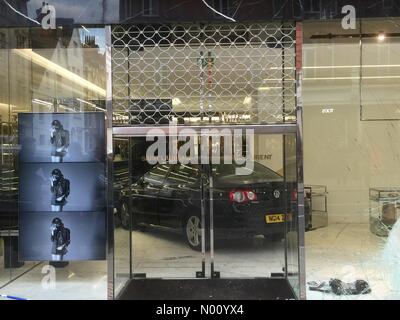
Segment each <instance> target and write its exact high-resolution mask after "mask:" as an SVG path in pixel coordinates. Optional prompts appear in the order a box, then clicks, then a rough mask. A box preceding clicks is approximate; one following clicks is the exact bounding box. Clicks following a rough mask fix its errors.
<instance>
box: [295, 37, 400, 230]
mask: <svg viewBox="0 0 400 320" xmlns="http://www.w3.org/2000/svg"><path fill="white" fill-rule="evenodd" d="M358 50H359V48H358V46H357V45H352V44H341V45H335V46H334V47H333V46H328V45H326V44H318V45H314V44H313V45H307V46H306V50H305V58H304V62H305V65H306V66H307V65H308V66H317V65H319V66H321V65H322V66H326V65H334V66H335V65H336V66H340V65H342V66H343V65H347V66H354V68H347V69H346V68H343V69H340V68H338V69H326V70H321V69H318V70H317V71H316V70H315V69H305V78H306V80H305V81H304V84H303V105H304V174H305V183H306V184H321V185H327V187H328V192H329V196H328V214H329V219H330V222H331V223H335V222H352V223H358V222H368V214H369V213H368V211H369V194H368V191H369V188H370V187H400V121H360V99H359V92H360V91H359V80H357V79H346V80H343V79H342V80H340V79H332V80H307V78H314V79H315V78H318V77H319V78H326V77H331V78H335V77H336V78H338V77H341V78H343V77H354V75H355V74H357V73H359V54H357V51H358ZM358 52H359V51H358ZM393 59H395V58H394V57H393V58H392V60H393ZM396 59H400V57H397V58H396ZM357 60H358V61H357ZM385 63H386V62H385ZM390 63H394V61H391V62H390ZM397 63H398V62H397ZM395 72H400V69H399V68H398V69H397V71H395ZM377 81H378V82H382V81H387V85H382V83H380V87H379V89H378V86H372V87H369V89H368V90H370V92H369V95H368V97H371V96H374V95H375V94H374V93H378V91H375V92H374V91H373V90H379V94H376V95H375V96H381V97H384V96H385V95H387V96H390V95H391V94H390V93H389V92H391V91H393V82H394V81H398V80H391V79H387V80H377ZM389 83H392V85H389ZM397 88H398V89H397V90H399V88H400V86H398V87H397ZM385 90H386V92H385ZM368 104H369V106H371V105H373V101H372V102H371V101H369V102H368ZM374 107H375V108H377V110H378V111H379V110H380V109H382V110H384V106H383V105H382V101H380V100H378V99H377V100H376V101H375V105H374ZM324 108H331V109H333V110H334V112H333V113H328V114H324V113H322V109H324Z"/></svg>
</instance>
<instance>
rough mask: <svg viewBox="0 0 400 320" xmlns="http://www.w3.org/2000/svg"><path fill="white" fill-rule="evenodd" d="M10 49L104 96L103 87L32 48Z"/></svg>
mask: <svg viewBox="0 0 400 320" xmlns="http://www.w3.org/2000/svg"><path fill="white" fill-rule="evenodd" d="M11 51H12V53H15V54H17V55H18V56H20V57H22V58H24V59H26V60H28V61H32V62H33V63H34V64H36V65H38V66H41V67H43V68H45V69H46V70H49V71H51V72H54V73H56V74H58V75H60V76H61V77H63V78H65V79H68V80H70V81H71V82H73V83H75V84H77V85H78V86H81V87H83V88H87V89H89V90H90V91H93V92H95V93H97V94H98V95H100V96H102V97H105V96H106V90H104V89H103V88H100V87H99V86H97V85H95V84H94V83H92V82H90V81H88V80H86V79H84V78H82V77H80V76H78V75H77V74H75V73H73V72H71V71H69V70H67V69H65V68H64V67H61V66H60V65H58V64H56V63H54V62H53V61H50V60H49V59H47V58H45V57H43V56H41V55H40V54H38V53H36V52H34V51H33V50H32V49H11Z"/></svg>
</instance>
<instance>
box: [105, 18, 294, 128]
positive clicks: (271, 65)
mask: <svg viewBox="0 0 400 320" xmlns="http://www.w3.org/2000/svg"><path fill="white" fill-rule="evenodd" d="M112 36H113V49H112V71H113V97H114V121H115V122H116V123H120V124H125V125H126V124H136V125H155V124H169V123H178V124H186V125H192V124H196V125H199V124H262V123H282V122H295V121H296V118H295V94H296V93H295V25H294V24H293V25H281V24H251V25H244V24H220V25H216V24H212V25H200V24H196V25H193V24H191V25H184V24H180V25H145V26H139V25H131V26H129V25H127V26H124V25H121V26H115V27H113V29H112Z"/></svg>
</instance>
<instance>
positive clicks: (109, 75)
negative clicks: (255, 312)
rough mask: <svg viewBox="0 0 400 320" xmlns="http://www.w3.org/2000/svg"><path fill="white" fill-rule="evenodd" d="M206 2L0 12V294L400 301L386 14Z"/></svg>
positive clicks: (12, 7)
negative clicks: (64, 182)
mask: <svg viewBox="0 0 400 320" xmlns="http://www.w3.org/2000/svg"><path fill="white" fill-rule="evenodd" d="M209 2H210V3H209V4H210V5H211V2H212V6H211V7H212V8H213V9H215V10H212V9H210V7H208V6H207V5H205V4H204V3H201V2H197V1H184V2H182V3H179V2H177V1H171V2H170V3H168V1H156V0H153V1H119V2H117V1H90V2H88V3H84V4H82V3H80V2H78V1H53V3H49V4H44V5H43V4H42V3H41V2H40V1H4V2H3V3H2V4H0V6H1V12H2V16H1V17H0V23H1V29H0V47H1V53H0V55H1V57H0V58H1V61H0V63H1V67H0V68H1V73H2V76H1V77H0V81H1V88H2V89H0V95H1V97H2V101H1V102H0V106H1V132H2V133H1V139H2V141H1V172H2V173H1V181H2V185H1V192H2V195H1V201H2V206H1V207H2V209H1V210H2V212H1V218H2V219H1V221H2V225H1V229H0V230H1V231H0V232H1V239H2V246H1V247H2V249H1V253H2V258H3V261H4V263H3V265H2V267H1V268H0V288H1V290H2V291H4V292H5V293H6V294H10V295H15V296H21V297H26V298H32V299H54V298H55V299H87V298H89V299H114V298H126V299H129V298H133V299H140V298H142V299H143V298H146V297H148V298H154V297H156V298H157V297H158V298H159V299H165V298H168V297H163V296H157V295H156V294H155V293H158V291H159V290H160V289H159V288H162V287H163V286H165V285H166V284H167V286H168V285H171V286H179V287H184V286H185V285H187V288H188V289H182V291H181V292H180V295H182V296H183V297H186V298H188V299H195V298H204V297H205V296H203V295H202V294H205V295H207V294H208V293H209V292H208V293H207V290H211V289H210V288H212V290H213V294H214V295H215V298H218V297H219V298H221V297H223V298H228V299H235V298H238V297H239V298H243V299H246V298H247V299H248V298H254V299H257V298H262V299H274V298H276V297H278V296H279V297H281V298H287V299H291V298H295V299H306V298H310V299H335V298H337V296H335V294H334V293H332V292H330V293H323V292H320V291H312V290H310V286H309V285H307V282H311V281H317V282H320V281H324V280H329V279H331V278H337V279H340V280H341V281H343V282H350V283H351V282H354V281H355V280H364V281H366V282H368V286H369V287H370V288H371V292H362V293H363V294H360V295H356V296H355V297H356V298H366V299H374V298H375V299H398V298H399V297H400V293H399V290H400V287H398V281H396V279H397V277H396V276H397V274H396V266H398V263H399V260H398V254H396V252H397V251H396V248H397V247H396V246H397V245H398V239H399V238H398V235H397V233H396V232H397V231H396V230H397V228H396V221H397V202H396V201H397V198H398V196H399V195H398V190H399V178H400V177H399V175H398V173H397V172H398V170H397V169H396V164H397V160H398V157H399V154H398V150H397V149H398V148H395V146H396V145H397V144H398V141H397V138H396V137H397V130H398V128H397V126H398V119H399V116H398V114H399V112H398V107H397V91H396V90H395V88H396V85H397V84H396V82H397V81H398V78H399V75H398V73H397V70H398V68H399V66H400V64H399V63H398V62H397V59H398V57H397V53H396V52H397V45H398V44H397V41H398V35H399V34H400V33H399V31H398V30H399V26H398V19H397V18H395V17H396V16H398V14H397V12H398V11H399V8H400V4H397V3H396V1H388V2H386V1H384V3H379V4H376V3H375V2H373V1H371V3H370V4H368V5H365V3H366V2H365V1H364V2H363V5H361V4H360V3H358V2H357V1H354V3H341V1H288V2H287V3H286V4H285V5H283V6H282V4H281V2H280V1H264V2H260V3H252V4H250V3H246V1H242V2H241V1H209ZM343 8H344V9H343ZM221 13H222V15H221ZM387 16H390V17H391V18H387ZM383 17H386V18H383ZM232 20H235V21H232ZM23 114H24V115H27V116H23ZM99 114H101V115H103V116H104V123H103V125H100V124H98V122H96V121H97V120H96V117H97V115H99ZM24 117H27V118H29V119H30V120H24V121H25V122H23V121H22V120H21V119H24ZM30 117H31V118H32V119H31V118H30ZM46 117H48V118H46ZM62 117H65V120H63V119H64V118H62ZM60 119H61V120H60ZM54 121H56V122H54ZM57 121H58V123H57ZM60 121H61V122H62V124H64V127H63V129H62V130H66V131H68V133H65V132H64V133H62V134H60V136H62V135H63V136H64V137H65V136H67V135H68V142H63V143H64V144H65V145H67V147H66V148H65V149H63V152H61V151H59V150H58V149H56V151H55V153H54V154H53V153H51V156H52V158H51V160H50V158H49V160H48V161H47V160H43V159H42V158H41V152H43V154H45V153H46V152H47V153H49V151H48V150H47V149H46V147H45V146H46V144H48V141H47V140H49V139H48V137H47V135H48V131H51V130H53V129H54V128H53V127H54V124H55V125H56V127H57V126H58V125H59V124H60ZM26 122H28V123H29V125H27V127H25V123H26ZM47 127H49V129H48V128H47ZM51 128H53V129H51ZM54 130H55V129H54ZM96 130H97V131H96ZM23 132H25V133H24V134H23ZM26 132H28V133H26ZM50 136H51V139H53V136H54V133H53V132H51V133H50ZM27 138H29V139H30V140H27ZM51 139H50V141H53V140H51ZM61 140H62V139H61ZM99 141H100V142H99ZM101 141H102V143H101ZM155 142H158V145H157V146H158V148H157V151H156V152H154V147H155V144H154V143H155ZM51 143H53V142H51ZM174 146H175V147H176V148H175V147H174ZM185 146H186V149H183V148H184V147H185ZM58 147H60V146H58ZM99 150H100V151H99ZM102 150H103V151H104V152H103V151H102ZM151 150H153V153H151V152H150V151H151ZM179 150H185V151H184V152H183V151H182V152H181V153H180V151H179ZM162 151H165V152H164V153H163V152H162ZM60 152H61V153H60ZM24 154H27V156H24ZM204 154H206V156H204ZM226 155H229V156H230V162H221V161H222V160H221V158H222V157H225V156H226ZM151 156H153V158H151ZM232 156H233V160H232ZM46 157H47V156H46ZM174 157H175V158H176V160H175V161H174ZM53 158H54V159H53ZM60 158H63V159H61V160H60ZM152 160H153V161H152ZM186 160H188V162H185V161H186ZM203 160H204V161H203ZM224 160H226V159H225V158H224ZM47 162H49V163H47ZM54 162H63V163H62V164H61V163H60V164H57V165H55V164H54ZM239 163H240V165H239ZM248 165H250V169H251V170H247V169H249V167H248ZM78 167H79V168H81V169H79V170H81V171H82V172H81V173H76V172H77V170H78V169H73V168H78ZM71 168H72V169H71ZM82 168H87V169H82ZM55 169H58V170H61V171H62V172H63V173H64V176H65V177H66V179H69V180H68V181H69V184H70V185H69V187H68V192H66V191H64V194H65V195H66V197H65V199H66V201H65V202H60V201H61V200H57V199H58V198H57V196H56V200H54V201H53V200H51V210H50V202H49V203H47V202H48V201H50V200H48V199H47V198H49V199H50V196H51V195H50V194H49V195H47V193H48V189H50V187H51V190H52V191H51V192H53V190H54V185H53V182H51V184H49V182H48V181H49V179H50V177H52V176H54V174H53V172H54V170H55ZM237 169H244V170H245V171H246V170H247V171H249V172H251V173H247V174H243V173H242V174H240V173H239V174H238V171H237ZM46 170H47V171H49V172H52V175H51V176H49V177H48V176H47V173H46ZM96 170H97V171H96ZM79 172H80V171H79ZM90 172H93V174H92V173H90ZM239 172H240V170H239ZM242 172H243V171H242ZM56 173H57V172H56ZM57 174H58V173H57ZM32 181H34V183H33V182H32ZM91 181H94V182H93V183H94V185H93V186H92V185H91V183H92V182H91ZM82 185H83V186H84V188H83V187H82ZM129 186H131V187H129ZM80 188H81V189H80ZM103 188H104V189H103ZM64 189H65V188H64ZM39 190H40V191H39ZM88 190H89V191H88ZM90 190H95V191H93V192H91V191H90ZM36 191H37V193H35V192H36ZM43 194H45V195H43ZM53 194H54V193H53ZM82 194H85V196H82ZM58 196H59V195H58ZM88 199H89V200H88ZM57 201H58V202H57ZM86 203H87V205H85V204H86ZM53 207H55V209H54V208H53ZM60 207H62V208H61V209H60ZM47 211H48V212H47ZM55 211H56V212H55ZM61 211H62V212H61ZM103 213H104V215H103ZM60 217H61V218H62V220H63V221H64V224H65V227H68V228H69V230H70V231H68V232H70V236H68V241H67V242H68V244H67V245H66V247H68V250H66V251H63V254H62V255H63V256H64V255H65V258H64V259H63V260H66V261H68V262H62V263H60V262H59V261H58V262H56V263H54V262H51V263H49V262H48V261H49V260H54V259H53V258H51V257H50V255H51V254H56V255H58V256H60V255H61V254H60V250H58V249H57V250H58V251H57V250H55V249H51V246H52V244H51V243H50V241H48V240H47V239H48V238H49V237H50V238H51V239H53V238H54V237H53V233H52V232H53V231H51V232H50V231H47V229H49V228H50V222H51V221H53V222H54V221H55V219H56V218H60ZM53 224H54V223H53ZM53 224H51V225H53ZM260 225H262V226H261V227H260ZM31 230H41V231H37V232H36V233H35V232H31ZM168 231H169V232H168ZM170 231H173V232H170ZM38 233H40V235H38ZM236 233H238V234H239V236H238V237H236V236H234V237H232V236H233V235H234V234H236ZM50 234H51V236H50ZM244 235H245V236H246V237H245V240H243V239H244V237H243V236H244ZM69 237H70V238H69ZM231 238H233V239H231ZM51 241H53V240H51ZM53 242H54V241H53ZM50 249H51V251H50ZM46 250H47V251H48V252H47V251H46ZM43 251H46V254H45V255H43ZM53 251H54V252H53ZM101 252H103V253H104V255H102V254H101ZM382 265H383V266H384V267H382ZM193 281H194V282H193ZM199 281H202V282H199ZM224 281H226V282H224ZM235 281H236V282H235ZM227 283H234V284H235V285H236V286H237V284H240V285H241V286H243V288H244V289H243V290H242V291H240V290H239V291H240V292H239V293H238V292H236V293H235V292H234V290H232V296H231V297H229V296H226V291H223V290H221V287H224V286H226V284H227ZM216 284H217V285H216ZM193 286H195V288H196V286H197V288H198V290H199V291H198V292H195V293H193V288H194V287H193ZM228 288H229V287H228ZM185 290H188V291H185ZM225 290H226V287H225ZM191 292H192V293H191ZM259 292H263V294H261V293H259ZM191 294H193V296H190V295H191ZM222 294H224V296H222ZM178 296H179V295H178ZM179 297H180V296H179ZM353 297H354V296H353ZM170 298H171V297H170Z"/></svg>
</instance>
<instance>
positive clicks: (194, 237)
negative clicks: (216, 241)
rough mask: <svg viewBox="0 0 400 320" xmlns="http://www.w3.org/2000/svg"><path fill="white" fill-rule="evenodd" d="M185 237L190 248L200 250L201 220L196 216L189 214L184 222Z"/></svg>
mask: <svg viewBox="0 0 400 320" xmlns="http://www.w3.org/2000/svg"><path fill="white" fill-rule="evenodd" d="M184 229H185V230H184V232H185V237H186V241H187V243H188V244H189V246H190V248H192V249H193V250H196V251H201V220H200V217H198V216H194V215H193V216H189V217H188V218H187V219H186V223H185V228H184Z"/></svg>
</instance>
